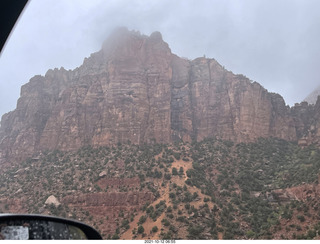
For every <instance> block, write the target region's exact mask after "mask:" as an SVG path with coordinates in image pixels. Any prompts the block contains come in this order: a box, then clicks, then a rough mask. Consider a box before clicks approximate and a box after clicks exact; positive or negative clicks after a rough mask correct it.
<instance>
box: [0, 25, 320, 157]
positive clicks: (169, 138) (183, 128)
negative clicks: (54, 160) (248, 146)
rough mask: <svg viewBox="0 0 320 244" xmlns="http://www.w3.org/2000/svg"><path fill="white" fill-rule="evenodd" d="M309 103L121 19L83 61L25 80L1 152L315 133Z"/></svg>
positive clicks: (6, 122) (2, 132)
mask: <svg viewBox="0 0 320 244" xmlns="http://www.w3.org/2000/svg"><path fill="white" fill-rule="evenodd" d="M306 106H307V107H308V106H309V107H308V108H307V109H305V105H304V104H302V105H297V107H295V108H291V109H290V108H289V107H288V106H286V105H285V102H284V100H283V98H282V97H281V96H280V95H278V94H273V93H269V92H268V91H267V90H266V89H264V88H263V87H262V86H261V85H259V84H258V83H256V82H251V81H250V80H249V79H248V78H246V77H244V76H243V75H235V74H233V73H232V72H230V71H227V70H226V69H224V68H223V67H222V66H221V65H220V64H219V63H218V62H217V61H215V60H214V59H206V58H197V59H195V60H192V61H190V60H186V59H183V58H179V57H178V56H176V55H174V54H172V53H171V50H170V48H169V46H168V44H167V43H165V42H164V41H163V40H162V36H161V34H160V33H159V32H154V33H152V34H151V35H150V36H149V37H148V36H145V35H141V34H140V33H139V32H134V31H128V30H127V29H126V28H119V29H117V30H116V31H115V32H114V33H113V34H112V35H111V36H110V37H109V38H108V39H107V40H106V41H105V42H104V43H103V45H102V49H101V50H100V51H99V52H97V53H94V54H92V55H91V56H90V57H89V58H86V59H85V60H84V62H83V65H82V66H80V67H79V68H76V69H75V70H73V71H71V70H70V71H67V70H65V69H63V68H61V69H54V70H49V71H48V72H47V73H46V74H45V76H35V77H33V78H32V79H31V80H30V81H29V83H27V84H26V85H24V86H22V88H21V96H20V98H19V100H18V103H17V108H16V109H15V110H14V111H12V112H9V113H7V114H5V115H4V116H3V117H2V120H1V127H0V161H1V162H5V161H20V160H22V159H24V158H26V157H28V156H31V155H32V154H34V153H39V152H40V151H43V150H53V149H60V150H76V149H78V148H80V147H82V146H85V145H93V146H103V145H110V144H115V143H117V142H127V141H131V142H132V143H136V144H141V143H151V142H154V141H155V142H158V143H170V142H173V141H176V140H186V141H191V140H192V139H194V140H202V139H204V138H205V137H214V136H216V137H220V138H222V139H228V140H232V141H235V142H246V141H252V140H254V139H256V138H258V137H279V138H282V139H285V140H293V141H294V140H298V139H300V138H302V137H304V136H308V138H309V140H311V141H312V140H313V138H314V137H315V136H319V135H318V134H319V132H318V128H319V122H318V121H319V111H320V110H319V107H320V106H319V102H318V103H317V104H316V105H314V106H311V105H306ZM312 126H313V127H312ZM310 131H311V132H312V133H311V132H310ZM310 133H311V134H310Z"/></svg>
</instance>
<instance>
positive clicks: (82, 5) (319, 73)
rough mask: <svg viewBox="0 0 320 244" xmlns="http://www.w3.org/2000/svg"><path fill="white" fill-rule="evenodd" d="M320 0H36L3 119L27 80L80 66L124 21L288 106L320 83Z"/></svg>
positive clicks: (16, 34) (13, 62)
mask: <svg viewBox="0 0 320 244" xmlns="http://www.w3.org/2000/svg"><path fill="white" fill-rule="evenodd" d="M319 16H320V1H317V0H300V1H298V0H260V1H257V0H219V1H218V0H201V1H200V0H176V1H172V0H108V1H106V0H86V1H85V0H83V1H80V0H68V1H65V0H32V1H31V2H30V3H29V4H28V5H27V8H26V9H25V11H24V12H23V14H22V16H21V17H20V19H19V22H18V24H17V25H16V27H15V29H14V31H13V33H12V35H11V37H10V39H9V41H8V42H7V44H6V46H5V48H4V50H3V51H2V54H1V57H0V116H1V115H2V114H4V113H5V112H9V111H11V110H13V109H15V106H16V102H17V99H18V97H19V94H20V87H21V85H23V84H25V83H27V82H28V81H29V79H30V78H32V77H33V76H34V75H38V74H41V75H44V74H45V73H46V71H47V70H48V69H51V68H56V67H57V68H60V67H64V68H65V69H74V68H76V67H78V66H80V65H81V64H82V62H83V59H84V58H85V57H88V56H89V55H90V54H91V53H93V52H96V51H98V50H100V49H101V45H102V43H103V41H104V40H105V39H106V38H107V37H108V35H109V34H110V33H111V32H112V30H113V29H114V28H116V27H118V26H126V27H128V29H130V30H137V31H140V32H141V33H142V34H146V35H150V34H151V33H152V32H154V31H160V32H161V33H162V36H163V39H164V41H166V42H167V43H168V44H169V46H170V48H171V50H172V52H173V53H175V54H177V55H179V56H181V57H187V58H189V59H194V58H196V57H202V56H203V55H205V56H206V57H207V58H214V59H216V60H217V61H218V62H219V63H220V64H221V65H223V66H225V68H226V69H228V70H231V71H232V72H234V73H237V74H244V75H245V76H247V77H248V78H249V79H251V80H253V81H257V82H259V83H260V84H261V85H262V86H263V87H265V88H266V89H268V90H269V91H271V92H277V93H279V94H281V95H282V96H283V97H284V99H285V101H286V103H287V104H289V105H293V104H294V103H296V102H301V101H302V100H303V99H304V98H305V97H306V96H307V95H308V94H309V93H310V92H312V91H313V90H314V89H315V88H316V87H318V86H319V85H320V78H319V77H320V69H319V65H320V59H319V56H320V55H319V54H320V28H319V27H320V17H319Z"/></svg>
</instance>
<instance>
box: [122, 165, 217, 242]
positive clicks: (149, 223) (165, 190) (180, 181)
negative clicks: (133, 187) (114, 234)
mask: <svg viewBox="0 0 320 244" xmlns="http://www.w3.org/2000/svg"><path fill="white" fill-rule="evenodd" d="M173 167H175V168H176V169H177V170H178V171H179V169H180V167H182V168H183V173H184V174H183V175H181V176H179V175H174V176H173V175H172V177H171V180H170V183H169V182H168V183H167V184H166V186H165V187H160V188H159V192H160V197H159V198H158V199H157V200H156V201H154V202H153V203H151V204H150V206H153V207H154V208H155V206H156V205H157V204H158V203H160V201H165V202H166V205H167V207H169V206H172V203H171V199H170V197H169V193H170V188H169V186H170V184H172V183H175V184H177V185H178V186H181V187H183V186H184V185H185V181H186V180H187V178H188V177H187V174H186V172H187V170H188V169H192V162H191V161H187V162H186V161H183V160H177V161H175V162H173V163H172V165H171V167H170V168H169V171H170V173H171V172H172V168H173ZM162 183H163V180H161V181H157V184H158V185H159V186H161V185H162ZM187 188H188V191H189V192H190V193H192V194H193V193H194V192H197V194H198V196H199V198H200V199H201V200H199V201H197V202H193V203H191V205H193V206H194V207H196V208H199V206H200V205H203V199H204V197H206V196H205V195H203V194H202V193H201V192H200V190H199V189H198V188H196V187H191V186H187ZM207 203H208V205H209V207H210V208H212V207H213V203H212V202H211V201H209V202H207ZM178 209H179V210H181V211H182V212H183V213H185V209H184V204H183V203H180V204H179V206H178ZM143 215H146V213H145V212H140V213H138V214H137V215H136V216H135V217H134V220H133V222H131V223H130V224H129V225H130V228H129V229H128V230H126V231H125V232H124V233H123V234H122V235H121V239H122V240H131V239H132V237H133V234H132V230H133V229H134V228H135V229H136V230H137V228H138V222H139V219H140V217H141V216H143ZM164 217H165V211H164V212H163V213H162V214H161V215H160V216H159V217H158V218H157V220H156V221H155V222H154V221H153V220H152V219H151V218H147V220H146V222H145V223H143V225H142V226H143V228H144V233H145V234H146V236H145V237H143V238H142V236H141V234H139V235H137V239H159V238H160V237H159V235H160V232H161V229H162V228H163V226H162V223H161V221H162V220H163V218H164ZM154 226H157V227H158V231H157V232H156V233H153V232H152V228H153V227H154Z"/></svg>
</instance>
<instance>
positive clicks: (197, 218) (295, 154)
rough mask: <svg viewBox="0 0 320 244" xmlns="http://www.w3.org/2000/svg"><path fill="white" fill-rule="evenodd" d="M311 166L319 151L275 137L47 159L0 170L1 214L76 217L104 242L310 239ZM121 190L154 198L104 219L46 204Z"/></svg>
mask: <svg viewBox="0 0 320 244" xmlns="http://www.w3.org/2000/svg"><path fill="white" fill-rule="evenodd" d="M319 168H320V150H319V149H318V148H316V147H314V146H309V147H305V148H301V147H299V146H298V145H297V144H296V143H292V142H287V141H284V140H279V139H274V138H269V139H259V140H258V141H256V142H255V143H248V144H245V143H240V144H234V143H232V142H230V141H221V140H217V139H206V140H203V141H201V142H193V143H191V144H189V143H176V144H174V145H162V144H154V145H140V146H138V145H132V144H131V143H130V142H128V143H126V144H117V145H115V146H111V147H101V148H92V147H86V148H82V149H80V150H78V151H77V152H61V151H53V152H45V153H43V154H42V155H40V156H37V157H34V158H31V159H28V160H26V161H25V162H23V163H22V164H20V165H13V166H12V167H11V168H8V169H3V172H2V177H1V178H0V211H1V212H21V211H24V212H28V213H42V214H53V215H58V216H63V217H69V218H74V219H78V220H81V221H84V222H86V223H88V224H91V225H93V226H94V227H96V228H97V229H98V230H100V231H101V232H102V234H103V236H104V237H105V238H109V239H111V238H112V239H121V238H122V239H147V238H150V239H317V238H319V234H320V233H319V231H320V222H319V221H320V208H319V207H320V205H319V204H320V201H319V200H318V199H317V197H315V195H316V193H317V192H318V191H317V189H318V188H317V187H318V175H319ZM103 179H138V181H137V182H138V183H137V184H118V185H116V184H109V183H104V184H102V183H101V182H102V181H103ZM106 182H111V181H106ZM295 187H298V188H297V191H298V190H299V187H304V188H303V189H305V190H306V189H307V190H308V191H311V193H310V192H309V193H308V192H307V190H306V192H305V193H304V192H303V190H301V191H300V192H302V193H303V194H302V193H301V196H305V197H303V198H301V196H300V195H299V197H297V196H291V195H290V196H287V195H285V194H283V193H281V192H279V191H281V190H280V189H296V188H295ZM308 187H309V188H308ZM121 192H151V193H152V195H153V200H152V201H151V202H146V203H144V204H143V205H141V206H139V208H130V206H119V207H114V208H113V210H112V214H106V215H104V212H103V211H101V212H100V213H99V211H98V212H97V209H99V206H96V207H95V208H93V207H92V206H91V207H88V206H86V205H83V206H82V207H76V206H72V205H70V204H64V203H63V201H62V204H61V205H59V206H54V205H48V204H45V201H46V199H47V198H48V197H49V196H50V195H54V196H56V197H57V198H58V199H59V200H62V199H64V198H65V197H68V196H78V195H81V194H82V195H85V194H91V193H121ZM319 192H320V191H319ZM280 193H281V194H282V195H281V194H280ZM308 194H309V195H308ZM283 196H286V197H283ZM17 199H20V200H19V201H18V200H17ZM101 208H102V207H101Z"/></svg>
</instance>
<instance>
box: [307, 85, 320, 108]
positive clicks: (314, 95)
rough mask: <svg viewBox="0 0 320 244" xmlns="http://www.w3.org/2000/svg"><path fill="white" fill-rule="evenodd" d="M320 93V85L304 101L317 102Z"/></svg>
mask: <svg viewBox="0 0 320 244" xmlns="http://www.w3.org/2000/svg"><path fill="white" fill-rule="evenodd" d="M319 95H320V86H319V87H318V88H316V89H315V90H314V91H313V92H311V93H310V94H309V95H308V96H307V97H306V98H305V99H304V101H306V102H308V103H309V104H315V103H316V102H317V99H318V96H319Z"/></svg>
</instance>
